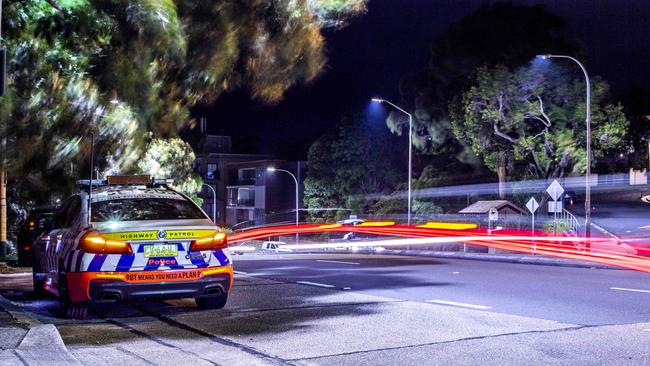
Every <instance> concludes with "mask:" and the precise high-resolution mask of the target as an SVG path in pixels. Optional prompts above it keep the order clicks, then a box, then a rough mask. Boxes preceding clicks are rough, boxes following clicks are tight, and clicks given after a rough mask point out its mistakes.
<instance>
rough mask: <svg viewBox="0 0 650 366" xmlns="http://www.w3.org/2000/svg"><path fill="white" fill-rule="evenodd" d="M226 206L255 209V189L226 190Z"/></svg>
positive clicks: (234, 188) (236, 188) (233, 188)
mask: <svg viewBox="0 0 650 366" xmlns="http://www.w3.org/2000/svg"><path fill="white" fill-rule="evenodd" d="M228 206H237V207H255V189H252V188H238V187H230V188H228Z"/></svg>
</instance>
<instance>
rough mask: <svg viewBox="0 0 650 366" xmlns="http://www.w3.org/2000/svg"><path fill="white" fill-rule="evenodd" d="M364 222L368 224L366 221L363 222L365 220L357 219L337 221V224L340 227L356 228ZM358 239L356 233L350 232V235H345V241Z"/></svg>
mask: <svg viewBox="0 0 650 366" xmlns="http://www.w3.org/2000/svg"><path fill="white" fill-rule="evenodd" d="M364 222H366V221H365V220H363V219H356V218H355V219H345V220H339V221H337V222H336V223H337V224H339V225H346V226H347V225H351V226H356V225H359V224H363V223H364ZM356 237H357V234H356V233H354V232H349V233H346V234H344V235H343V240H352V239H355V238H356Z"/></svg>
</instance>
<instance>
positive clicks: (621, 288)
mask: <svg viewBox="0 0 650 366" xmlns="http://www.w3.org/2000/svg"><path fill="white" fill-rule="evenodd" d="M609 289H610V290H617V291H631V292H645V293H647V294H650V290H639V289H636V288H625V287H610V288H609Z"/></svg>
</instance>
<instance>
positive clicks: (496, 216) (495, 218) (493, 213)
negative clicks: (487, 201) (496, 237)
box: [488, 208, 499, 232]
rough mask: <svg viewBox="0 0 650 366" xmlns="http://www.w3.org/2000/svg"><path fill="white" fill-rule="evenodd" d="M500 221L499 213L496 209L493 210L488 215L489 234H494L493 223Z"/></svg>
mask: <svg viewBox="0 0 650 366" xmlns="http://www.w3.org/2000/svg"><path fill="white" fill-rule="evenodd" d="M498 220H499V211H497V209H496V208H491V209H490V212H489V213H488V232H492V221H498Z"/></svg>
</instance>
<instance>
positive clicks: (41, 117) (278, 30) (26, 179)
mask: <svg viewBox="0 0 650 366" xmlns="http://www.w3.org/2000/svg"><path fill="white" fill-rule="evenodd" d="M365 4H366V0H327V1H307V0H298V1H288V0H270V1H247V0H236V1H225V0H219V1H190V0H176V1H172V0H140V1H128V2H127V1H107V0H60V1H52V0H49V1H45V0H34V1H18V0H7V1H4V4H3V5H4V9H3V14H2V15H3V17H2V30H3V40H4V41H5V45H6V47H7V50H8V62H7V66H8V79H7V82H8V88H7V92H6V95H5V96H4V97H2V99H1V100H0V118H2V123H1V124H0V133H1V134H2V137H4V138H5V139H4V140H3V141H6V144H3V145H4V146H3V151H2V157H3V159H1V161H0V173H3V174H0V175H4V173H5V172H8V175H9V179H10V185H11V186H13V187H19V189H16V190H12V192H13V194H14V195H18V196H20V197H30V198H31V199H33V200H35V201H40V202H43V201H44V200H46V199H47V198H48V197H51V196H52V195H53V194H56V193H61V192H63V193H68V192H69V191H71V190H72V188H73V185H72V184H71V182H73V181H74V179H75V178H79V177H80V176H82V174H83V175H84V176H85V175H86V174H87V173H86V172H87V171H88V168H89V167H88V160H89V159H88V156H89V152H90V145H89V143H88V141H87V139H85V138H84V137H86V136H88V135H89V133H91V132H94V134H95V136H96V142H97V144H96V146H95V152H96V156H97V157H98V159H97V166H98V167H99V168H100V169H101V170H113V171H121V172H124V173H128V172H132V171H134V170H135V169H136V161H137V160H138V159H139V157H140V156H141V154H142V153H143V151H144V149H145V146H146V143H147V141H146V139H145V138H144V136H146V135H147V134H146V133H147V132H152V133H153V136H154V137H162V138H169V137H174V136H175V135H176V133H177V132H178V130H179V129H180V128H181V127H182V126H184V125H187V124H193V121H192V120H191V118H190V115H189V110H190V108H192V107H193V106H195V105H197V104H198V103H211V102H213V101H214V100H215V99H216V98H218V97H219V96H220V95H221V93H223V92H224V91H227V90H232V89H235V88H248V89H249V90H250V92H251V95H252V97H254V98H258V99H260V100H262V101H264V102H267V103H275V102H278V101H279V100H281V98H282V95H283V94H284V92H285V91H286V90H287V89H288V88H290V87H291V86H293V85H295V84H298V83H305V82H310V81H311V80H313V79H314V78H315V77H316V76H317V75H318V74H319V73H320V72H321V70H322V69H323V66H324V65H325V62H326V57H325V41H324V38H323V36H322V34H321V30H322V29H323V28H330V27H342V26H344V25H345V23H346V22H347V21H349V19H351V17H353V16H355V15H357V14H360V13H362V12H363V11H364V10H365ZM5 147H6V148H5ZM14 198H15V199H16V197H15V196H14Z"/></svg>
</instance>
